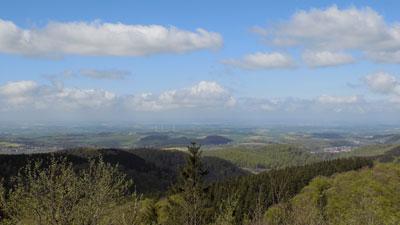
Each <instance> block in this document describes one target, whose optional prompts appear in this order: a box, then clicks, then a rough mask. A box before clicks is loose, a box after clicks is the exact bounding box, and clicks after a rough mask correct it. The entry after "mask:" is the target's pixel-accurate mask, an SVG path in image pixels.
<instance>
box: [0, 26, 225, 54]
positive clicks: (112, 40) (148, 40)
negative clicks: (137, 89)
mask: <svg viewBox="0 0 400 225" xmlns="http://www.w3.org/2000/svg"><path fill="white" fill-rule="evenodd" d="M221 46H222V37H221V35H220V34H218V33H215V32H208V31H206V30H204V29H201V28H198V29H197V30H196V32H191V31H186V30H181V29H178V28H176V27H169V28H167V27H164V26H160V25H149V26H142V25H126V24H122V23H116V24H113V23H100V22H98V21H94V22H91V23H86V22H70V23H58V22H52V23H49V24H47V26H45V27H44V28H40V29H22V28H19V27H18V26H17V25H15V24H14V23H13V22H12V21H6V20H1V19H0V52H3V53H8V54H16V55H32V56H35V55H38V56H58V55H63V54H74V55H89V56H110V55H112V56H144V55H151V54H159V53H185V52H189V51H194V50H199V49H204V48H210V49H214V50H215V49H219V48H220V47H221Z"/></svg>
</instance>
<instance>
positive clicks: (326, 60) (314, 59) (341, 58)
mask: <svg viewBox="0 0 400 225" xmlns="http://www.w3.org/2000/svg"><path fill="white" fill-rule="evenodd" d="M301 58H302V59H303V60H304V61H305V62H306V63H307V64H308V66H310V67H327V66H337V65H342V64H349V63H354V62H356V59H355V58H354V57H353V56H352V55H350V54H347V53H344V52H331V51H304V52H303V53H302V54H301Z"/></svg>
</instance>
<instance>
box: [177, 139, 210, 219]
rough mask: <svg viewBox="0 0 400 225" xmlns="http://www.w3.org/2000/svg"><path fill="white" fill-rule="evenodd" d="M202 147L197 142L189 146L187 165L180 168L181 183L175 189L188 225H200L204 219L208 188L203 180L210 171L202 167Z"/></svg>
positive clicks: (183, 217)
mask: <svg viewBox="0 0 400 225" xmlns="http://www.w3.org/2000/svg"><path fill="white" fill-rule="evenodd" d="M200 147H201V145H197V144H196V143H195V142H192V143H191V145H189V146H188V152H189V154H187V155H186V157H185V160H186V165H185V167H183V168H179V180H180V182H179V183H178V184H177V185H175V187H174V191H175V192H176V193H177V194H180V196H181V202H180V204H179V205H180V208H181V215H182V217H181V218H182V220H181V221H182V223H183V224H186V225H200V224H202V220H203V219H204V213H205V199H204V198H205V194H206V191H207V187H206V186H205V185H204V183H203V178H204V176H205V175H206V174H207V173H208V171H207V170H206V169H204V168H203V167H202V163H201V153H202V152H201V150H200Z"/></svg>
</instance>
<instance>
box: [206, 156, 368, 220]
mask: <svg viewBox="0 0 400 225" xmlns="http://www.w3.org/2000/svg"><path fill="white" fill-rule="evenodd" d="M365 166H372V161H371V160H368V159H362V158H348V159H335V160H331V161H325V162H319V163H314V164H309V165H304V166H296V167H288V168H285V169H279V170H270V171H268V172H263V173H260V174H257V175H252V176H247V177H242V178H235V179H229V180H225V181H221V182H215V183H213V184H212V185H211V186H210V191H209V197H208V199H209V204H208V205H210V206H212V207H213V209H211V210H210V211H213V212H217V211H218V209H219V207H221V205H223V204H224V202H225V201H226V199H228V198H229V196H232V195H233V194H237V196H238V204H237V205H238V207H236V209H235V223H234V224H243V223H244V221H245V219H246V218H247V219H248V220H250V221H252V220H253V217H254V216H256V215H258V213H256V212H257V211H260V210H259V209H260V208H261V209H267V208H268V207H270V206H272V205H273V204H278V203H282V202H284V201H285V200H286V199H288V198H291V197H293V196H295V195H296V194H297V193H299V192H300V190H301V189H302V188H303V187H305V186H306V185H308V183H309V182H310V181H311V180H312V179H313V178H314V177H316V176H321V175H322V176H330V175H332V174H334V173H340V172H346V171H350V170H356V169H360V168H363V167H365ZM260 190H261V191H260ZM213 216H214V214H210V215H207V217H209V218H211V217H213Z"/></svg>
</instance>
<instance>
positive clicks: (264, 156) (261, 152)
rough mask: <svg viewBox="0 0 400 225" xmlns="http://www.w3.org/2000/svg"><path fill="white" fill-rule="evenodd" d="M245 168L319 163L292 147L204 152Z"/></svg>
mask: <svg viewBox="0 0 400 225" xmlns="http://www.w3.org/2000/svg"><path fill="white" fill-rule="evenodd" d="M204 155H205V156H215V157H219V158H221V159H225V160H228V161H230V162H232V163H233V164H235V165H237V166H239V167H245V168H253V169H255V168H266V169H272V168H284V167H287V166H298V165H305V164H307V163H313V162H318V161H321V159H320V158H318V157H317V156H315V155H312V154H310V153H309V152H307V151H305V150H303V149H301V148H298V147H295V146H292V145H268V146H263V147H258V148H242V147H233V148H226V149H221V150H215V151H206V152H204Z"/></svg>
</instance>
